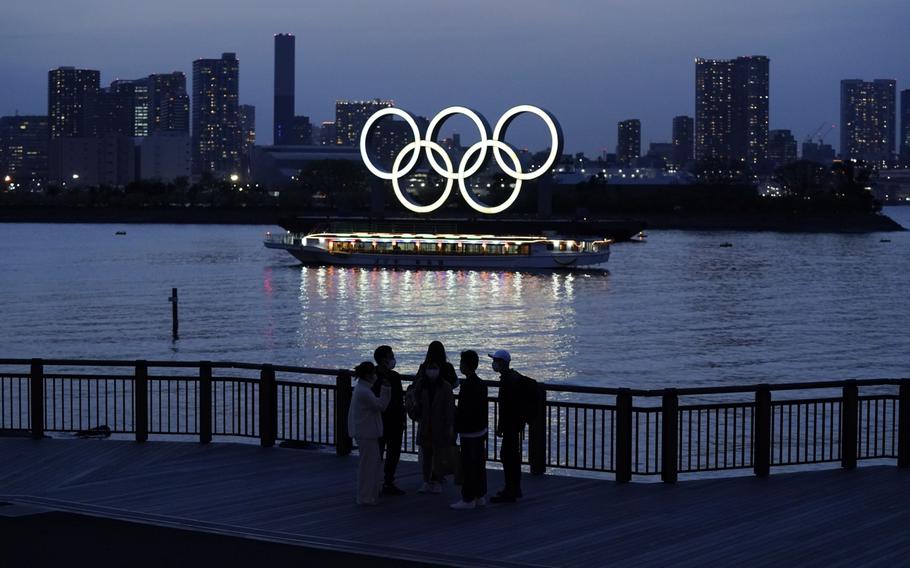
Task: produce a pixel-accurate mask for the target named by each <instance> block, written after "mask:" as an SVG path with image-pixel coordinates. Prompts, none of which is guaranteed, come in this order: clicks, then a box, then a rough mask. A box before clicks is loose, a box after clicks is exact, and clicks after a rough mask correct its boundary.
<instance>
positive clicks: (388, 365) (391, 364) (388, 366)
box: [386, 357, 395, 371]
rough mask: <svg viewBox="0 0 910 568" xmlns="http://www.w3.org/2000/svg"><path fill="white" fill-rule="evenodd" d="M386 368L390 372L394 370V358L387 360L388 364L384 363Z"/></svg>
mask: <svg viewBox="0 0 910 568" xmlns="http://www.w3.org/2000/svg"><path fill="white" fill-rule="evenodd" d="M386 368H387V369H388V370H390V371H391V370H392V369H394V368H395V358H394V357H392V358H391V359H389V362H388V363H386Z"/></svg>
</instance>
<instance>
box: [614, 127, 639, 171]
mask: <svg viewBox="0 0 910 568" xmlns="http://www.w3.org/2000/svg"><path fill="white" fill-rule="evenodd" d="M617 140H618V142H617V143H616V161H617V162H619V164H620V165H621V166H632V165H634V164H635V161H636V160H638V158H640V157H641V121H640V120H638V119H637V118H632V119H630V120H623V121H622V122H620V123H619V132H618V136H617Z"/></svg>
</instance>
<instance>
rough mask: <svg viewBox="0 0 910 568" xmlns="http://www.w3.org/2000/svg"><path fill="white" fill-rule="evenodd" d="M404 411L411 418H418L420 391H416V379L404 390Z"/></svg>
mask: <svg viewBox="0 0 910 568" xmlns="http://www.w3.org/2000/svg"><path fill="white" fill-rule="evenodd" d="M404 411H405V412H406V413H407V414H408V418H410V419H411V420H420V393H419V392H417V383H416V381H415V382H412V383H411V384H410V385H408V389H407V390H406V391H404Z"/></svg>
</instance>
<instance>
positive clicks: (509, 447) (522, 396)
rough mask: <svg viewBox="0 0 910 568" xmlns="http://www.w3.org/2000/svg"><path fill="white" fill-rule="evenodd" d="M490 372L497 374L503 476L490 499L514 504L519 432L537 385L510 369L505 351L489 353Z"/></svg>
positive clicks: (518, 486)
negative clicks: (491, 360) (501, 483)
mask: <svg viewBox="0 0 910 568" xmlns="http://www.w3.org/2000/svg"><path fill="white" fill-rule="evenodd" d="M490 357H491V358H492V359H493V370H494V371H496V372H497V373H499V416H498V418H499V420H498V421H497V423H496V435H497V436H500V437H502V446H500V448H499V459H500V461H502V470H503V475H504V477H505V488H503V489H502V490H501V491H499V492H497V493H496V495H495V496H493V497H492V498H491V499H490V502H491V503H514V502H515V501H516V500H518V499H519V498H520V497H521V496H522V494H521V433H522V431H523V430H524V426H525V424H526V423H527V421H528V417H529V414H531V413H532V412H533V411H529V410H528V407H529V405H531V404H534V401H535V400H536V399H535V391H536V390H537V382H536V381H534V380H533V379H530V378H528V377H525V376H524V375H522V374H521V373H519V372H518V371H516V370H514V369H512V368H510V365H511V362H512V356H511V355H510V354H509V352H508V351H506V350H505V349H500V350H498V351H496V352H495V353H490Z"/></svg>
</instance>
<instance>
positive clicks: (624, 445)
mask: <svg viewBox="0 0 910 568" xmlns="http://www.w3.org/2000/svg"><path fill="white" fill-rule="evenodd" d="M619 390H620V393H619V394H618V395H616V442H615V445H614V446H615V448H616V481H617V482H619V483H627V482H629V481H632V447H633V446H632V433H633V432H632V395H631V394H630V393H629V392H628V391H629V389H619Z"/></svg>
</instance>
